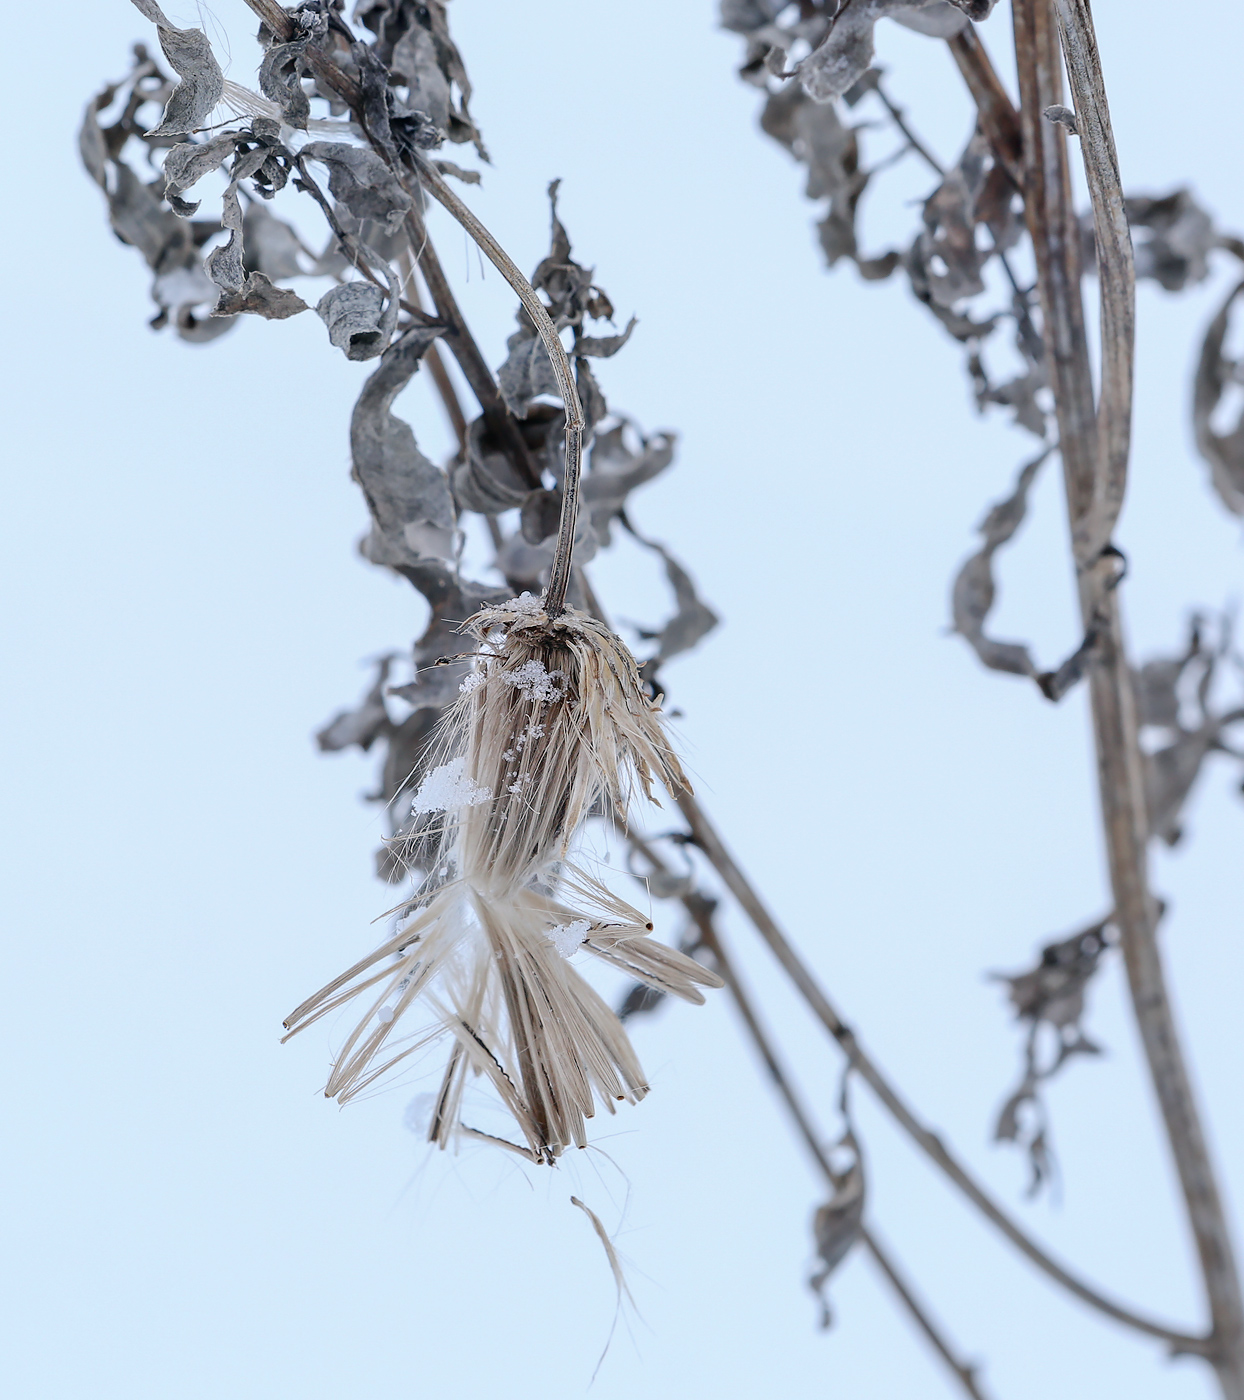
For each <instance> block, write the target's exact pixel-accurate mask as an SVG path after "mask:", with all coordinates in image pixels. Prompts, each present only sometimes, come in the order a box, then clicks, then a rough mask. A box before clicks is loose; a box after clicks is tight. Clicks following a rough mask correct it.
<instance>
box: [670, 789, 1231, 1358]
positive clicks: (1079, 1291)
mask: <svg viewBox="0 0 1244 1400" xmlns="http://www.w3.org/2000/svg"><path fill="white" fill-rule="evenodd" d="M674 797H675V800H676V801H677V803H678V806H679V807H680V809H681V810H682V813H683V816H684V817H685V818H686V819H687V824H688V826H689V827H690V828H691V834H692V836H693V837H694V838H695V842H696V845H697V846H699V848H700V849H701V850H702V851H703V852H704V854H705V856H706V857H707V858H708V861H709V863H710V864H711V865H712V866H713V868H714V869H715V870H716V871H717V873H718V874H719V875H720V876H721V878H722V880H723V881H724V882H725V885H726V887H727V889H729V891H730V893H731V894H732V895H734V897H735V899H737V900H738V902H739V904H740V906H741V907H742V909H743V911H744V913H745V914H746V915H747V917H748V918H749V919H750V920H751V922H752V924H753V925H754V926H755V928H756V930H757V932H758V933H759V934H760V936H761V937H762V938H763V939H764V940H765V942H766V943H767V944H768V945H769V947H770V948H771V949H772V951H773V953H774V955H775V956H776V958H777V960H778V962H780V963H781V965H782V967H783V968H784V969H785V971H786V973H787V974H788V976H789V977H790V979H791V981H792V982H793V983H794V984H795V987H796V988H797V990H798V991H799V993H800V995H801V996H802V997H803V999H804V1000H805V1001H806V1002H807V1004H808V1006H809V1007H810V1008H811V1010H812V1012H813V1014H814V1015H815V1016H816V1018H817V1019H818V1020H819V1021H820V1022H821V1024H822V1025H823V1026H824V1027H825V1029H826V1030H827V1031H828V1032H829V1034H830V1035H832V1036H833V1038H834V1039H835V1040H836V1041H837V1042H838V1044H839V1045H840V1046H841V1047H842V1049H843V1051H844V1053H845V1054H846V1056H847V1059H848V1060H849V1061H850V1063H851V1065H852V1067H853V1068H854V1069H855V1070H856V1072H857V1073H858V1074H859V1076H860V1078H861V1079H863V1080H864V1082H865V1083H866V1084H867V1085H868V1086H869V1088H870V1089H872V1091H873V1092H874V1093H875V1094H876V1095H877V1097H878V1099H879V1100H880V1101H881V1103H882V1104H883V1105H884V1106H885V1108H886V1109H888V1110H889V1112H890V1114H891V1116H892V1117H893V1118H894V1120H895V1121H896V1122H897V1123H898V1125H899V1126H900V1127H901V1128H902V1129H903V1131H904V1132H905V1133H907V1135H908V1136H909V1137H910V1138H911V1139H912V1141H913V1142H914V1143H915V1144H916V1145H917V1146H918V1147H919V1148H920V1149H921V1151H922V1152H924V1153H925V1155H926V1156H927V1157H928V1158H929V1159H930V1160H931V1161H932V1162H933V1163H934V1164H935V1165H936V1166H937V1167H938V1168H939V1169H940V1170H941V1171H942V1172H943V1173H944V1174H945V1175H946V1176H947V1177H949V1179H950V1180H951V1181H953V1182H954V1184H955V1185H956V1186H957V1187H958V1188H959V1190H960V1191H961V1192H962V1193H963V1194H964V1195H965V1196H966V1197H967V1198H968V1200H969V1201H971V1202H972V1204H973V1205H974V1206H975V1207H976V1208H977V1210H979V1211H980V1212H981V1214H982V1215H983V1216H985V1218H986V1219H987V1220H989V1221H990V1222H991V1224H993V1225H994V1226H995V1227H996V1228H997V1229H998V1230H999V1231H1001V1233H1002V1234H1003V1235H1005V1236H1006V1238H1007V1239H1008V1240H1010V1241H1011V1243H1012V1244H1013V1245H1014V1246H1015V1247H1016V1248H1017V1249H1018V1250H1019V1251H1020V1252H1021V1253H1022V1254H1024V1255H1026V1256H1027V1258H1028V1259H1030V1260H1031V1261H1032V1263H1034V1264H1035V1265H1036V1266H1037V1268H1038V1269H1040V1270H1041V1271H1042V1272H1043V1273H1044V1274H1046V1275H1048V1276H1049V1277H1050V1278H1052V1279H1053V1280H1054V1281H1055V1282H1056V1283H1058V1284H1061V1285H1062V1287H1064V1288H1065V1289H1067V1291H1068V1292H1070V1293H1073V1294H1074V1295H1075V1296H1076V1297H1077V1298H1079V1299H1080V1301H1081V1302H1083V1303H1087V1304H1088V1305H1089V1306H1090V1307H1092V1308H1095V1309H1096V1310H1097V1311H1098V1312H1100V1313H1104V1314H1105V1315H1106V1316H1107V1317H1111V1318H1113V1319H1114V1320H1115V1321H1116V1322H1121V1323H1122V1324H1123V1325H1124V1326H1126V1327H1131V1328H1133V1329H1135V1330H1136V1331H1138V1332H1144V1333H1147V1334H1148V1335H1149V1336H1151V1337H1159V1338H1161V1339H1162V1340H1163V1341H1165V1342H1168V1343H1170V1346H1171V1349H1172V1351H1173V1352H1176V1353H1182V1352H1192V1353H1196V1354H1198V1355H1202V1356H1204V1355H1207V1354H1209V1353H1210V1352H1211V1351H1212V1349H1213V1344H1212V1342H1211V1341H1210V1339H1208V1338H1205V1337H1198V1336H1196V1335H1194V1334H1192V1333H1189V1332H1182V1331H1180V1330H1179V1329H1178V1328H1176V1327H1171V1326H1168V1325H1167V1324H1166V1323H1163V1322H1159V1321H1157V1320H1156V1319H1154V1318H1150V1317H1146V1316H1145V1315H1144V1314H1143V1313H1139V1312H1136V1311H1135V1310H1133V1309H1132V1308H1129V1307H1125V1306H1124V1305H1123V1304H1121V1303H1116V1302H1114V1301H1113V1300H1112V1299H1110V1298H1108V1297H1106V1296H1105V1294H1103V1293H1101V1292H1099V1291H1098V1290H1097V1289H1096V1288H1094V1287H1092V1286H1091V1285H1090V1284H1087V1283H1085V1282H1084V1281H1083V1280H1082V1279H1080V1278H1078V1277H1077V1276H1076V1275H1075V1274H1073V1273H1072V1272H1071V1271H1070V1270H1069V1269H1067V1268H1065V1267H1064V1266H1063V1265H1062V1264H1060V1263H1059V1262H1058V1261H1057V1260H1056V1259H1054V1258H1053V1257H1052V1256H1051V1255H1049V1254H1047V1253H1046V1251H1045V1250H1044V1249H1043V1248H1042V1247H1041V1246H1040V1245H1039V1244H1038V1243H1037V1242H1036V1241H1035V1240H1034V1239H1032V1238H1031V1236H1029V1235H1028V1234H1026V1233H1025V1231H1024V1230H1022V1229H1021V1228H1020V1226H1019V1225H1017V1224H1016V1223H1015V1221H1014V1220H1012V1219H1011V1217H1010V1216H1009V1215H1007V1213H1006V1212H1005V1211H1004V1210H1003V1209H1002V1207H1001V1206H999V1205H998V1204H997V1202H996V1201H994V1200H993V1198H992V1197H991V1196H989V1195H988V1194H987V1193H986V1191H985V1190H984V1189H983V1188H982V1187H981V1186H979V1185H978V1184H977V1183H976V1181H975V1180H973V1178H972V1177H971V1176H970V1175H969V1174H968V1172H967V1171H966V1170H965V1169H964V1167H963V1166H962V1165H961V1164H960V1163H959V1162H958V1160H957V1159H956V1158H955V1157H954V1156H953V1155H952V1154H951V1153H950V1151H949V1150H948V1149H947V1148H946V1146H945V1144H944V1143H943V1142H942V1140H941V1138H940V1137H939V1136H938V1135H937V1134H936V1133H935V1132H933V1131H932V1130H931V1129H929V1128H927V1127H925V1125H924V1124H923V1123H921V1122H920V1120H919V1119H918V1118H917V1117H916V1115H915V1114H914V1113H913V1112H912V1111H911V1109H910V1108H908V1106H907V1104H906V1103H904V1101H903V1100H902V1099H901V1098H900V1097H899V1095H898V1093H897V1091H896V1090H895V1089H894V1087H893V1086H892V1085H891V1084H890V1082H889V1080H888V1079H887V1078H886V1077H885V1075H884V1074H882V1072H881V1070H880V1069H879V1068H878V1066H877V1065H876V1063H875V1062H874V1061H873V1059H872V1058H871V1057H870V1056H869V1055H868V1054H867V1053H866V1052H865V1050H864V1049H863V1047H862V1046H861V1045H860V1043H859V1041H858V1040H857V1039H856V1036H855V1032H854V1031H852V1030H851V1028H850V1027H849V1026H848V1025H847V1024H846V1023H845V1022H844V1021H843V1020H842V1018H841V1017H840V1016H839V1015H838V1013H837V1011H836V1010H835V1009H834V1007H833V1006H832V1005H831V1003H830V1001H829V999H828V998H827V997H826V995H825V993H824V992H823V991H822V990H821V988H820V986H819V984H818V983H817V981H816V979H815V978H814V977H813V976H812V974H811V972H810V971H809V970H808V968H807V967H806V966H805V965H804V963H803V961H802V959H801V958H800V957H799V955H798V954H797V953H796V952H795V950H794V948H793V947H792V946H791V944H790V942H789V941H788V940H787V938H786V935H785V934H784V933H783V932H782V930H781V929H780V928H779V927H778V925H777V922H776V920H775V919H774V918H773V916H772V914H770V913H769V911H768V909H767V908H766V907H765V905H764V903H763V902H762V901H761V899H760V896H759V895H758V894H757V893H756V891H755V890H754V889H753V888H752V885H751V882H750V881H749V880H748V879H747V877H746V876H745V875H744V874H743V872H742V871H741V870H740V869H739V867H738V865H737V863H736V862H735V860H734V857H733V856H731V854H730V853H729V851H728V850H727V849H726V847H725V845H724V843H723V842H722V840H721V837H720V836H719V835H718V834H717V832H716V830H715V829H714V827H713V825H712V823H711V822H710V821H709V820H708V818H707V817H706V816H705V815H704V812H703V811H702V810H701V808H700V805H699V803H697V802H696V800H695V798H694V797H692V796H691V795H690V794H689V793H686V792H680V793H677V794H674Z"/></svg>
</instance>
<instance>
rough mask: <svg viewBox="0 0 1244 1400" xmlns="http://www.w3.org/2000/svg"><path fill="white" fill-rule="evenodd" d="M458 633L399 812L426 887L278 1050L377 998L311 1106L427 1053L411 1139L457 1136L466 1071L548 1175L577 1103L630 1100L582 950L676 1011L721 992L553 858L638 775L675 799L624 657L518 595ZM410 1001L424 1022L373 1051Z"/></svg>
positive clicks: (586, 1109)
mask: <svg viewBox="0 0 1244 1400" xmlns="http://www.w3.org/2000/svg"><path fill="white" fill-rule="evenodd" d="M463 630H464V631H465V632H467V633H468V634H469V635H471V636H473V637H474V638H475V639H476V641H477V642H478V643H479V647H480V651H479V656H478V660H477V663H476V669H475V671H474V673H473V674H472V675H471V676H470V677H469V678H468V681H467V682H466V683H465V684H464V686H463V693H462V695H461V697H460V699H459V700H458V701H457V702H456V704H455V705H454V706H453V708H452V709H451V711H450V712H449V714H448V716H447V718H446V720H445V723H444V728H443V732H442V737H441V741H440V750H439V755H438V757H439V758H440V760H441V762H440V764H439V765H438V766H437V767H436V768H435V769H434V770H433V771H432V772H431V773H430V774H429V775H428V777H427V778H426V779H425V781H424V783H423V786H422V787H421V788H420V790H419V792H418V793H417V794H416V795H415V801H414V810H415V812H416V813H420V814H423V815H424V816H426V817H429V818H430V817H431V816H432V814H433V813H436V812H442V813H443V817H441V818H440V822H441V824H440V827H439V845H440V851H439V859H438V861H437V867H436V868H437V869H438V871H440V872H441V877H442V879H443V883H442V884H441V885H440V887H439V888H437V889H436V890H434V891H433V892H432V893H431V894H430V895H429V896H428V897H427V898H425V899H424V901H423V902H422V903H421V904H420V905H419V906H418V907H417V908H416V909H415V911H414V914H413V917H412V918H411V919H410V921H409V922H408V923H407V924H406V925H405V926H404V927H403V928H402V929H401V931H400V932H398V933H397V934H395V935H394V936H393V937H392V938H390V939H389V940H388V941H387V942H386V943H385V944H383V945H382V946H381V947H380V948H378V949H377V950H376V951H375V952H374V953H372V954H371V955H370V956H369V957H367V958H364V959H363V960H362V961H361V962H359V963H356V964H355V965H354V966H353V967H352V968H350V969H349V971H348V972H346V973H344V974H343V975H342V976H341V977H339V978H337V979H335V980H334V981H333V982H330V983H329V984H328V986H326V987H324V988H323V989H322V990H321V991H320V992H318V993H317V994H316V995H315V996H314V997H312V998H310V999H309V1000H308V1001H307V1002H304V1003H303V1005H302V1006H300V1007H299V1008H298V1009H297V1010H296V1011H295V1012H294V1013H293V1015H292V1016H291V1017H290V1019H289V1021H287V1022H286V1025H287V1026H288V1028H289V1031H290V1034H291V1035H292V1034H294V1033H296V1032H297V1031H299V1030H301V1029H302V1028H303V1027H305V1026H307V1025H309V1024H310V1023H311V1022H312V1021H314V1020H317V1019H318V1018H319V1017H320V1016H322V1015H324V1014H325V1013H326V1012H327V1011H329V1010H331V1009H333V1008H334V1007H336V1006H339V1005H341V1004H342V1003H343V1002H345V1001H347V1000H349V999H351V998H352V997H354V996H356V995H359V994H362V993H363V992H365V991H367V990H369V989H375V988H377V987H381V986H383V990H380V991H379V992H375V991H373V997H374V1000H373V1002H372V1003H371V1005H370V1007H369V1010H368V1012H367V1014H366V1015H365V1016H364V1017H363V1019H362V1020H361V1021H360V1022H359V1024H358V1025H357V1026H356V1028H355V1029H354V1031H353V1032H352V1034H351V1035H350V1036H349V1037H348V1038H347V1040H346V1043H345V1045H344V1046H343V1048H342V1051H341V1053H340V1055H339V1056H338V1058H337V1061H336V1064H335V1065H334V1067H333V1072H332V1074H331V1075H330V1077H329V1081H328V1085H327V1088H326V1090H325V1092H326V1093H328V1094H329V1095H331V1096H333V1097H336V1098H337V1099H338V1100H339V1101H341V1102H343V1103H344V1102H346V1101H347V1100H348V1099H350V1098H352V1097H354V1096H355V1095H357V1094H358V1093H359V1092H360V1091H361V1090H362V1089H364V1088H365V1087H366V1086H368V1085H370V1084H371V1083H373V1082H374V1081H375V1080H376V1079H377V1078H378V1077H379V1076H380V1075H382V1074H384V1073H385V1072H387V1070H388V1069H390V1068H392V1067H393V1066H395V1065H396V1064H398V1063H399V1062H400V1061H403V1060H405V1059H406V1058H408V1057H409V1056H410V1055H412V1054H414V1053H415V1052H416V1051H418V1050H420V1049H422V1048H423V1047H424V1046H426V1045H427V1044H428V1043H429V1042H430V1041H431V1040H434V1039H436V1038H438V1037H447V1038H449V1039H450V1040H451V1041H452V1048H451V1050H450V1052H449V1059H448V1063H447V1065H446V1067H445V1071H444V1075H443V1078H442V1082H441V1087H440V1091H439V1093H438V1094H437V1098H436V1108H435V1111H434V1113H433V1116H432V1123H431V1127H430V1129H429V1138H430V1139H431V1140H432V1141H434V1142H438V1143H440V1144H441V1145H445V1144H446V1143H447V1142H448V1141H450V1140H451V1139H452V1138H453V1136H454V1135H455V1133H456V1132H458V1131H459V1130H460V1129H461V1128H462V1126H463V1125H462V1124H461V1122H460V1118H459V1113H460V1108H461V1102H462V1096H463V1092H464V1089H465V1086H466V1084H467V1082H468V1077H469V1076H471V1075H477V1076H481V1077H483V1078H484V1079H485V1080H487V1081H488V1082H489V1083H490V1084H491V1085H492V1086H493V1088H494V1089H495V1090H496V1093H497V1096H498V1098H499V1099H500V1100H501V1102H502V1104H503V1105H504V1106H505V1107H506V1108H507V1109H508V1110H509V1112H510V1114H511V1115H512V1116H513V1118H514V1120H515V1122H516V1124H517V1126H518V1128H519V1131H520V1132H521V1134H522V1136H523V1138H524V1140H525V1143H526V1146H525V1148H521V1147H520V1148H519V1150H520V1151H522V1152H523V1155H525V1156H529V1157H530V1158H531V1159H532V1160H535V1161H551V1160H552V1159H553V1158H555V1157H556V1156H557V1155H558V1153H560V1152H561V1151H562V1150H563V1149H564V1148H565V1147H568V1146H571V1145H572V1144H573V1145H576V1146H583V1145H585V1143H586V1140H587V1139H586V1133H585V1120H586V1119H588V1118H590V1117H591V1116H592V1115H593V1113H594V1111H595V1101H596V1100H599V1101H600V1102H602V1103H604V1104H605V1105H606V1106H607V1107H608V1108H609V1110H610V1111H612V1109H613V1104H614V1102H615V1101H617V1100H626V1101H628V1102H631V1103H635V1102H637V1101H638V1100H639V1099H641V1098H643V1096H644V1095H645V1094H646V1093H647V1092H648V1086H647V1084H646V1082H645V1079H644V1075H643V1071H642V1069H641V1068H640V1065H639V1061H638V1060H637V1058H636V1056H635V1052H634V1050H633V1049H632V1048H631V1045H630V1041H629V1040H628V1038H627V1035H626V1032H625V1030H624V1029H623V1027H622V1024H621V1022H620V1021H619V1020H618V1019H617V1017H616V1015H615V1014H614V1013H613V1011H612V1010H611V1009H610V1008H609V1007H608V1006H607V1005H606V1004H605V1002H604V1001H603V1000H602V999H601V998H600V997H599V995H598V994H597V993H596V992H595V991H593V989H592V988H591V987H590V986H589V985H588V984H587V982H585V981H584V979H583V978H582V977H581V976H580V975H579V973H578V972H577V971H576V970H575V969H574V967H572V966H571V964H570V962H569V960H568V958H569V956H570V954H572V953H573V952H574V951H576V950H577V949H578V948H582V949H583V950H584V951H586V952H589V953H592V954H595V955H596V956H597V957H599V958H601V959H602V960H604V961H606V962H608V963H611V964H612V965H614V966H616V967H619V968H621V969H622V970H624V971H625V972H626V973H627V974H628V975H629V976H631V977H634V978H637V979H639V980H641V981H644V982H646V983H648V984H649V985H651V986H654V987H657V988H659V989H660V990H662V991H665V992H670V993H672V994H673V995H675V996H680V997H683V998H684V999H686V1000H688V1001H696V1002H701V1001H703V999H704V998H703V995H702V993H701V992H700V990H699V988H700V987H704V986H720V985H721V983H720V979H719V978H717V977H716V975H715V974H713V973H711V972H708V971H706V970H705V969H704V968H703V967H701V966H700V965H699V964H698V963H696V962H694V961H693V960H692V959H690V958H688V957H685V956H684V955H683V954H681V953H678V952H675V951H674V950H673V949H671V948H668V947H665V946H664V945H663V944H660V943H657V942H656V941H655V940H653V939H651V938H650V937H648V935H649V933H650V931H651V925H650V924H649V923H648V922H647V920H646V919H645V918H644V916H643V915H642V914H641V913H640V912H639V911H638V910H637V909H634V908H633V907H632V906H631V905H629V904H627V903H626V902H625V901H624V900H621V899H620V898H619V897H618V896H617V895H615V894H614V893H613V892H612V891H611V890H609V889H608V888H607V887H606V886H604V885H602V884H601V883H600V882H599V881H597V880H595V879H594V878H593V877H592V876H590V875H588V874H587V873H586V872H585V871H583V870H580V869H578V868H576V867H575V866H573V865H572V864H570V863H569V861H568V857H569V855H570V851H571V845H572V842H573V840H574V838H575V836H576V834H577V833H578V831H579V830H580V828H581V827H582V825H583V823H584V821H585V820H586V819H587V817H588V816H589V815H591V814H592V813H594V812H595V813H597V814H599V813H602V812H606V811H608V812H612V813H613V814H615V815H616V816H617V817H619V818H620V819H623V820H624V819H625V814H626V810H627V806H628V804H629V801H630V799H631V796H632V791H633V789H635V788H638V789H639V790H640V791H642V792H643V793H644V794H645V796H647V797H649V798H651V796H652V783H653V780H654V779H656V780H659V781H660V782H661V783H662V784H664V786H665V787H667V788H669V789H671V790H677V789H678V788H680V787H687V786H688V785H687V780H686V777H685V776H684V774H683V772H682V769H681V767H680V766H679V763H678V760H677V758H676V757H675V756H674V753H673V751H672V750H671V748H670V746H669V743H668V741H667V739H666V737H665V735H664V733H663V731H662V728H661V721H660V712H659V711H658V709H657V707H656V706H655V705H654V704H653V703H652V702H651V701H650V700H649V699H648V697H647V696H646V695H645V693H644V691H643V687H642V685H641V682H640V679H639V673H638V670H637V668H636V665H635V661H634V658H633V657H632V656H631V654H630V652H629V651H628V650H627V648H626V647H625V645H624V644H623V643H622V642H621V641H620V640H619V639H618V638H617V637H615V636H614V635H613V633H612V632H610V631H609V630H608V629H607V628H606V627H604V626H603V625H602V624H601V623H599V622H597V621H596V620H595V619H593V618H590V617H587V616H585V615H584V614H582V613H579V612H575V611H573V610H568V611H566V612H564V613H563V614H561V615H560V616H558V617H556V618H550V617H549V616H548V615H547V613H545V611H544V610H543V608H542V607H541V606H540V604H539V602H538V601H537V600H534V599H529V598H522V599H515V600H513V601H512V602H511V603H509V604H503V605H501V606H500V607H492V608H486V609H484V610H482V611H481V612H479V613H477V614H476V615H475V616H474V617H473V618H471V619H469V621H468V622H467V623H466V624H464V627H463ZM390 960H393V961H390ZM385 964H388V966H384V965H385ZM378 967H383V971H380V972H377V971H376V969H377V968H378ZM416 1002H422V1004H423V1006H424V1007H425V1008H426V1009H427V1010H428V1011H429V1012H430V1013H431V1024H430V1025H428V1026H426V1027H425V1028H424V1030H423V1031H422V1033H417V1034H416V1035H415V1036H414V1038H413V1040H410V1041H409V1042H407V1040H406V1039H405V1038H399V1039H398V1040H397V1041H396V1043H395V1044H394V1045H393V1046H392V1048H391V1050H386V1047H388V1046H389V1044H390V1041H392V1040H394V1031H395V1029H396V1028H397V1027H398V1025H399V1022H400V1021H401V1019H402V1017H403V1016H404V1015H405V1013H406V1012H407V1011H408V1010H409V1009H410V1008H411V1007H412V1006H413V1005H414V1004H415V1003H416ZM382 1052H383V1053H382ZM386 1054H387V1056H388V1057H387V1058H385V1055H386ZM470 1131H471V1135H472V1136H475V1137H480V1136H483V1137H487V1136H488V1135H487V1134H480V1133H478V1132H476V1131H475V1130H470ZM508 1145H510V1146H515V1147H517V1146H518V1145H517V1144H508Z"/></svg>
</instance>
